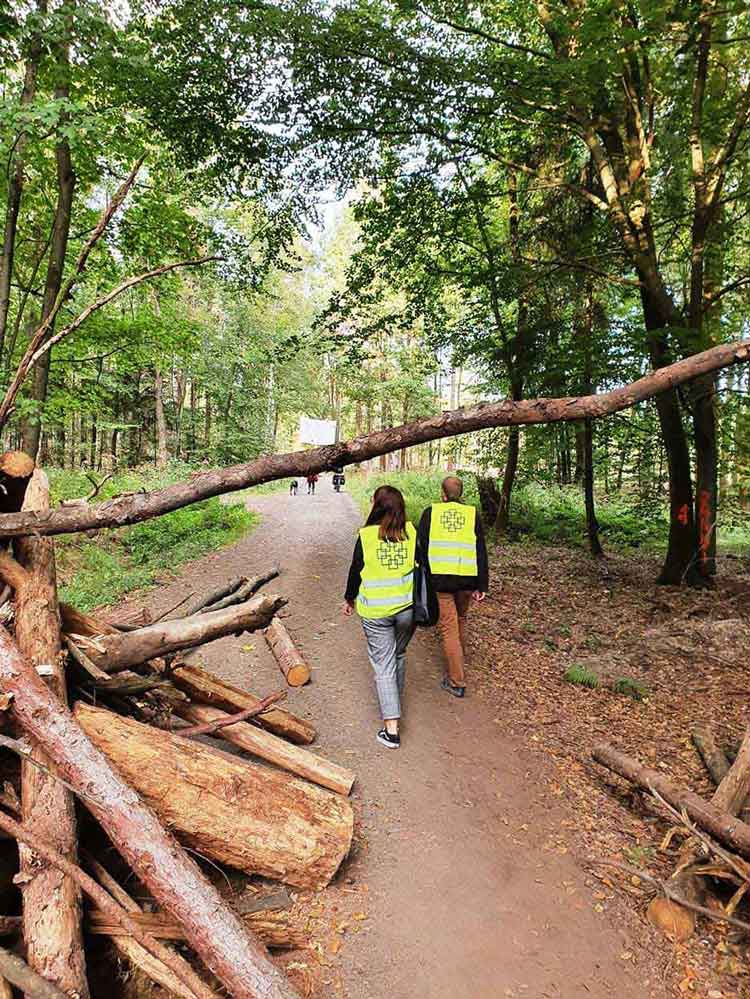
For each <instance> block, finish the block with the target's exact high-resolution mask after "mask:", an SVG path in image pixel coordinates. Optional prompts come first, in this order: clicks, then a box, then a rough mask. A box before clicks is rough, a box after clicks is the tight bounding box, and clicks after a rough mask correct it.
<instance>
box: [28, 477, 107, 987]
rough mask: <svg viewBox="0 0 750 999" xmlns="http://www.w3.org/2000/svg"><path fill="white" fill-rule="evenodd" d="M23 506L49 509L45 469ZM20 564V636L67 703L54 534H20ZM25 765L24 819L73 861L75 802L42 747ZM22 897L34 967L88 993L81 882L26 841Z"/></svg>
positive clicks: (75, 851) (30, 486) (75, 848)
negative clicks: (51, 769)
mask: <svg viewBox="0 0 750 999" xmlns="http://www.w3.org/2000/svg"><path fill="white" fill-rule="evenodd" d="M24 508H26V509H30V510H35V509H36V510H44V509H48V508H49V483H48V482H47V476H46V475H45V474H44V472H43V471H42V470H41V469H37V470H36V471H35V472H34V474H33V475H32V477H31V479H30V481H29V484H28V487H27V489H26V496H25V499H24ZM15 549H16V556H17V558H18V561H19V564H20V565H21V566H22V567H23V568H24V569H25V570H26V572H27V574H28V582H27V584H26V585H23V586H21V587H20V589H18V590H17V592H16V642H17V643H18V648H19V651H20V653H21V655H23V656H24V657H25V658H26V659H27V660H29V661H30V662H31V663H33V665H34V666H46V667H48V668H49V670H50V672H51V675H50V676H49V677H48V678H47V680H46V682H47V684H48V686H49V687H50V689H51V690H52V691H53V692H54V693H55V695H56V696H57V697H59V698H60V700H61V701H62V702H63V703H67V693H66V689H65V672H64V669H63V666H62V659H63V657H62V650H61V644H60V619H59V616H58V610H57V580H56V576H55V548H54V541H52V539H51V538H18V539H17V540H16V542H15ZM31 756H32V759H31V760H26V759H24V760H22V763H21V803H22V813H21V814H22V820H23V822H24V824H26V825H28V827H29V828H30V829H33V830H34V831H35V832H36V833H37V835H39V836H41V837H43V838H44V839H45V840H46V841H47V842H48V843H49V845H50V846H51V847H53V848H54V849H55V850H57V851H58V852H59V853H61V854H62V855H63V856H64V857H67V858H68V860H72V861H73V862H75V860H76V858H77V855H78V835H77V827H76V814H75V801H74V800H73V796H72V794H71V793H70V792H69V791H68V790H67V789H66V788H65V787H63V785H62V784H61V783H60V782H59V781H58V780H56V779H55V778H54V777H53V776H51V775H50V774H48V773H45V772H44V771H42V770H40V769H39V768H38V767H36V766H34V763H33V761H34V760H37V761H39V762H41V763H43V764H45V766H47V767H49V766H50V760H49V759H48V757H47V756H45V754H44V753H43V752H42V750H41V749H39V748H38V747H35V748H34V749H33V750H32V754H31ZM18 854H19V861H20V872H21V876H22V882H21V885H22V886H21V892H22V897H23V937H24V942H25V944H26V959H27V960H28V962H29V965H30V967H31V968H33V969H34V971H37V972H39V974H40V975H41V976H42V977H43V978H44V979H46V980H47V981H50V982H53V983H54V984H55V985H57V986H58V987H59V988H60V989H62V990H63V991H64V992H66V993H68V994H69V995H78V996H81V997H87V996H88V995H89V989H88V983H87V981H86V957H85V952H84V947H83V933H82V929H81V916H82V903H81V893H80V891H79V888H78V886H77V885H76V884H75V882H74V881H73V880H71V879H70V878H69V877H67V875H65V874H63V872H62V871H60V870H59V869H58V868H56V867H54V866H52V865H50V864H47V863H45V862H43V861H41V860H40V859H39V857H38V856H37V855H36V854H34V853H33V851H31V850H29V848H28V847H26V846H24V845H23V844H19V848H18Z"/></svg>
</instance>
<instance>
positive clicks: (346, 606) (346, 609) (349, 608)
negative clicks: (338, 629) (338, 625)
mask: <svg viewBox="0 0 750 999" xmlns="http://www.w3.org/2000/svg"><path fill="white" fill-rule="evenodd" d="M341 610H342V611H343V614H344V617H351V616H352V614H353V613H354V607H353V605H352V604H350V603H349V601H348V600H345V601H344V602H343V604H342V605H341Z"/></svg>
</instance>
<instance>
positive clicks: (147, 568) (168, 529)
mask: <svg viewBox="0 0 750 999" xmlns="http://www.w3.org/2000/svg"><path fill="white" fill-rule="evenodd" d="M176 476H177V469H176V468H174V467H173V468H171V469H170V470H169V472H168V473H165V474H163V475H161V476H157V475H155V474H152V475H145V476H144V475H142V476H138V475H137V474H135V473H129V474H128V475H127V476H123V477H121V478H120V479H119V481H118V483H117V485H120V486H121V485H122V484H123V482H127V484H128V485H129V486H130V487H131V488H132V487H140V488H146V487H147V488H149V489H151V488H155V487H156V486H158V485H166V484H167V482H166V481H165V480H167V479H170V480H171V481H174V479H175V477H176ZM51 479H52V480H53V481H54V483H55V488H56V490H57V492H58V495H60V494H61V493H67V495H68V496H72V495H80V494H81V492H80V488H81V487H83V488H84V489H85V488H86V486H85V485H84V482H85V483H86V485H90V483H88V482H87V480H85V479H84V480H83V482H81V481H79V477H78V476H77V475H75V474H72V473H57V474H56V473H55V472H54V470H53V472H52V475H51ZM107 485H109V483H107ZM116 488H117V487H116V486H114V487H112V489H111V493H112V494H114V492H115V490H116ZM258 520H259V518H258V515H257V514H255V513H252V512H250V511H248V510H246V509H245V508H244V506H243V505H242V504H241V503H231V502H230V503H226V502H222V501H221V500H220V499H210V500H206V501H204V502H202V503H196V504H194V505H193V506H189V507H185V508H183V509H181V510H175V511H173V512H172V513H169V514H167V515H166V516H164V517H159V518H155V519H154V520H148V521H144V522H143V523H140V524H134V525H133V526H131V527H125V528H122V529H120V530H118V531H112V532H107V533H106V534H104V533H103V534H100V535H98V536H97V537H96V538H95V539H91V540H89V539H86V540H81V538H80V537H77V536H73V537H64V538H62V539H60V540H59V541H58V543H57V547H58V573H59V577H60V584H61V585H60V598H61V599H62V600H66V601H68V602H70V603H72V604H75V606H76V607H78V608H79V609H80V610H84V611H86V610H92V609H93V608H95V607H99V606H102V605H107V604H113V603H116V602H117V601H118V600H119V599H121V598H122V597H123V596H124V595H125V594H126V593H129V592H131V591H132V590H138V589H142V588H143V587H147V586H152V585H154V584H155V583H156V582H158V581H159V580H161V579H164V578H166V577H168V576H169V574H170V573H171V572H172V571H173V570H174V569H176V568H177V567H178V566H179V565H181V564H182V563H184V562H187V561H190V560H191V559H194V558H198V557H199V556H200V555H203V554H205V553H206V552H209V551H215V550H217V549H219V548H222V547H224V546H225V545H228V544H231V543H232V542H233V541H236V540H237V539H238V538H240V537H242V535H244V534H246V533H247V532H248V531H249V530H251V529H252V528H253V527H255V526H256V524H257V523H258Z"/></svg>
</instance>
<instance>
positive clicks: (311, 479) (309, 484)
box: [307, 472, 318, 496]
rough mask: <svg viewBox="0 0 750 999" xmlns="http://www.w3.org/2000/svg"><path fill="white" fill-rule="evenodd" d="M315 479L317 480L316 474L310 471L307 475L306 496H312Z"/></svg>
mask: <svg viewBox="0 0 750 999" xmlns="http://www.w3.org/2000/svg"><path fill="white" fill-rule="evenodd" d="M317 481H318V476H317V475H316V474H315V473H314V472H311V473H310V475H308V476H307V495H308V496H314V495H315V483H316V482H317Z"/></svg>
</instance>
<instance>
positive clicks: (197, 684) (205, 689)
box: [170, 663, 316, 746]
mask: <svg viewBox="0 0 750 999" xmlns="http://www.w3.org/2000/svg"><path fill="white" fill-rule="evenodd" d="M170 679H171V680H172V683H174V685H175V687H177V688H178V689H179V690H182V691H183V692H184V693H186V694H188V695H189V696H190V698H191V700H193V701H198V702H199V703H201V704H210V705H211V706H212V707H214V708H221V710H222V711H226V712H227V713H228V714H236V713H237V712H238V711H244V710H246V709H247V708H256V707H257V706H258V705H259V704H260V698H259V697H256V696H255V694H249V693H248V692H247V691H245V690H240V689H239V687H233V686H232V684H231V683H226V682H225V681H224V680H220V679H219V677H218V676H214V674H213V673H209V671H208V670H206V669H203V668H202V667H200V666H193V665H192V664H190V665H188V664H187V663H186V664H185V665H183V666H178V667H177V669H175V670H173V671H172V672H171V673H170ZM254 720H255V722H256V723H257V724H258V725H260V726H261V728H264V729H265V730H266V731H267V732H272V733H273V734H274V735H280V736H282V738H284V739H288V740H289V741H290V742H294V743H296V744H297V745H298V746H309V745H310V743H311V742H315V736H316V732H315V728H314V726H313V725H312V724H311V723H310V722H309V721H306V720H305V719H304V718H298V717H297V715H293V714H292V713H291V712H290V711H286V710H285V709H284V708H278V707H273V708H270V709H269V710H268V711H264V712H263V714H262V715H258V717H257V718H255V719H254Z"/></svg>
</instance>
